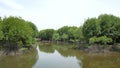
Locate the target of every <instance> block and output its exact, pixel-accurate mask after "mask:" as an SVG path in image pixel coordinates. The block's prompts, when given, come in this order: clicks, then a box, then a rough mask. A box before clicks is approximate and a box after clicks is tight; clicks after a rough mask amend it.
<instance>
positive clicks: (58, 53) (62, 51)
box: [33, 44, 120, 68]
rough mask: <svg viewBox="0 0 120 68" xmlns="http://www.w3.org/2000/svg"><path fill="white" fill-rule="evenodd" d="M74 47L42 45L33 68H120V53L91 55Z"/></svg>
mask: <svg viewBox="0 0 120 68" xmlns="http://www.w3.org/2000/svg"><path fill="white" fill-rule="evenodd" d="M72 47H74V45H58V44H51V45H40V46H39V52H38V54H39V59H38V61H37V63H36V64H35V65H34V67H33V68H119V67H120V53H111V54H97V55H94V54H89V53H86V52H83V51H80V50H75V49H72Z"/></svg>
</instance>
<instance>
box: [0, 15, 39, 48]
mask: <svg viewBox="0 0 120 68" xmlns="http://www.w3.org/2000/svg"><path fill="white" fill-rule="evenodd" d="M36 34H37V28H36V26H35V25H34V24H33V23H32V22H28V21H25V20H24V19H22V18H20V17H13V16H10V17H5V18H3V19H0V40H1V41H3V42H5V43H8V45H7V46H19V45H20V46H23V45H24V46H26V45H31V44H32V43H34V41H33V39H34V37H35V36H36ZM13 44H14V45H13Z"/></svg>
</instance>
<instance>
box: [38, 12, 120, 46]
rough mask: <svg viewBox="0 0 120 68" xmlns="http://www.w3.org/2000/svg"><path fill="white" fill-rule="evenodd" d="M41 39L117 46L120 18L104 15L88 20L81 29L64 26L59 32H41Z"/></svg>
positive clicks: (48, 30)
mask: <svg viewBox="0 0 120 68" xmlns="http://www.w3.org/2000/svg"><path fill="white" fill-rule="evenodd" d="M39 37H40V39H41V40H55V41H66V42H81V41H82V42H83V41H86V43H89V44H102V45H103V44H108V45H109V44H116V43H120V40H119V39H120V18H119V17H116V16H114V15H110V14H102V15H100V16H99V17H98V18H88V19H87V20H86V21H85V22H84V24H83V26H80V27H76V26H63V27H61V28H59V29H58V30H54V29H46V30H41V31H40V32H39Z"/></svg>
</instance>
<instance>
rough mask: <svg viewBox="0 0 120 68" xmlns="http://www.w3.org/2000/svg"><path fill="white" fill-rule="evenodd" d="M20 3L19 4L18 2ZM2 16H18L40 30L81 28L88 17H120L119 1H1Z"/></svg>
mask: <svg viewBox="0 0 120 68" xmlns="http://www.w3.org/2000/svg"><path fill="white" fill-rule="evenodd" d="M18 1H19V2H18ZM0 2H2V3H3V4H4V5H6V6H7V7H9V8H5V7H4V6H0V15H4V16H6V15H7V16H8V15H16V16H21V17H22V18H24V19H26V20H29V21H32V22H33V23H35V24H36V26H37V27H38V29H39V30H41V29H46V28H54V29H58V28H60V27H62V26H64V25H68V26H80V25H82V24H83V23H84V20H85V19H87V18H88V17H90V18H91V17H97V16H98V15H100V14H103V13H108V14H113V15H116V16H120V9H119V3H120V2H118V0H114V1H109V0H105V1H101V0H34V1H33V0H0Z"/></svg>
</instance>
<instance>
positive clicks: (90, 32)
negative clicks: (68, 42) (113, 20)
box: [82, 18, 101, 38]
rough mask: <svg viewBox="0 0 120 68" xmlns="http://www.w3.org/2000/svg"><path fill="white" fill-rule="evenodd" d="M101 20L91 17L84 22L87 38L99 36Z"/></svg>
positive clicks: (84, 33)
mask: <svg viewBox="0 0 120 68" xmlns="http://www.w3.org/2000/svg"><path fill="white" fill-rule="evenodd" d="M99 24H100V23H99V21H98V20H97V19H96V18H91V19H87V20H86V21H85V22H84V25H83V28H82V29H83V35H84V36H85V37H86V38H90V37H92V36H99V34H100V33H101V28H100V25H99Z"/></svg>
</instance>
